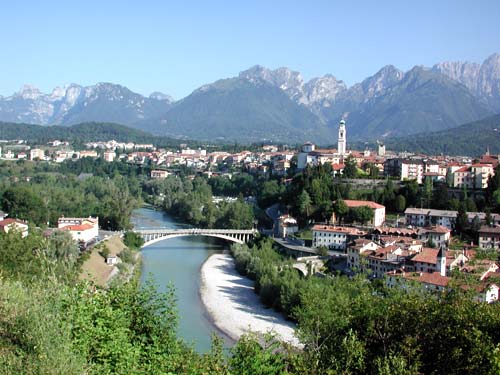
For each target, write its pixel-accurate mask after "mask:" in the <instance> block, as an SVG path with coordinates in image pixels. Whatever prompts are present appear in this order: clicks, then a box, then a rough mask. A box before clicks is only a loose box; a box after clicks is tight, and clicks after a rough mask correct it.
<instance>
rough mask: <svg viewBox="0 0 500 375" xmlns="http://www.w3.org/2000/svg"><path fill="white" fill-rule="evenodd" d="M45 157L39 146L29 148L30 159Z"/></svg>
mask: <svg viewBox="0 0 500 375" xmlns="http://www.w3.org/2000/svg"><path fill="white" fill-rule="evenodd" d="M35 159H40V160H43V159H45V151H43V150H42V149H39V148H33V149H31V150H30V160H35Z"/></svg>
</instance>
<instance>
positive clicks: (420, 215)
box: [405, 207, 458, 229]
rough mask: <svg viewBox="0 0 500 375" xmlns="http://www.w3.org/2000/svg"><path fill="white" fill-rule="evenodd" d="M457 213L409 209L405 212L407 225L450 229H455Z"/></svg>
mask: <svg viewBox="0 0 500 375" xmlns="http://www.w3.org/2000/svg"><path fill="white" fill-rule="evenodd" d="M457 214H458V213H457V211H451V210H450V211H448V210H434V209H430V208H411V207H409V208H407V209H406V210H405V219H406V225H412V226H415V227H428V226H430V225H442V226H444V227H446V228H448V229H453V228H454V227H455V221H456V220H457Z"/></svg>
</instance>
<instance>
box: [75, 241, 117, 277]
mask: <svg viewBox="0 0 500 375" xmlns="http://www.w3.org/2000/svg"><path fill="white" fill-rule="evenodd" d="M101 244H102V245H101V246H97V247H93V248H92V252H91V253H90V258H89V259H87V261H86V262H85V263H83V265H82V272H81V273H80V279H81V280H90V281H93V282H94V283H96V284H97V285H100V286H104V285H106V282H107V281H108V278H109V275H110V274H111V272H112V271H113V268H115V267H116V265H114V266H109V265H107V264H106V261H105V259H104V258H103V257H102V255H101V254H99V251H100V248H102V246H103V245H106V246H107V248H108V249H109V254H110V256H116V255H118V254H119V253H120V252H121V251H122V250H123V249H125V247H126V246H125V245H124V244H123V242H122V240H121V239H120V236H119V235H116V236H112V237H109V238H108V239H106V240H104V241H103V242H101Z"/></svg>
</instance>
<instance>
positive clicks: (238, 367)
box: [229, 335, 286, 375]
mask: <svg viewBox="0 0 500 375" xmlns="http://www.w3.org/2000/svg"><path fill="white" fill-rule="evenodd" d="M279 348H280V344H279V342H278V341H276V340H275V339H274V337H272V336H269V335H268V336H266V337H265V341H264V345H263V346H262V345H261V344H259V341H258V338H257V337H256V336H254V335H248V336H242V337H241V338H240V339H239V340H238V342H237V344H236V345H235V346H234V347H233V348H232V349H231V357H230V359H229V369H230V371H232V373H234V374H241V375H255V374H259V375H273V374H276V375H279V374H283V373H285V372H284V370H285V366H286V364H285V360H284V357H283V355H282V354H281V353H279V352H277V351H276V350H278V349H279Z"/></svg>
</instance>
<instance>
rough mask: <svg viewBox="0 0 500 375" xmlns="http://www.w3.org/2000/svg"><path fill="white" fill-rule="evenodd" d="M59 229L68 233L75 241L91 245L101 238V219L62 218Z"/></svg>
mask: <svg viewBox="0 0 500 375" xmlns="http://www.w3.org/2000/svg"><path fill="white" fill-rule="evenodd" d="M57 228H58V229H60V230H63V231H68V232H69V233H70V234H71V237H73V239H74V240H75V241H77V242H80V243H83V244H89V243H91V242H93V241H95V240H96V239H97V238H98V236H99V218H97V217H88V218H74V217H61V218H59V220H58V221H57Z"/></svg>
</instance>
